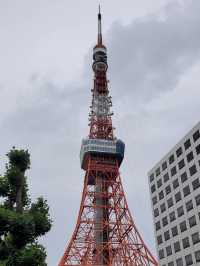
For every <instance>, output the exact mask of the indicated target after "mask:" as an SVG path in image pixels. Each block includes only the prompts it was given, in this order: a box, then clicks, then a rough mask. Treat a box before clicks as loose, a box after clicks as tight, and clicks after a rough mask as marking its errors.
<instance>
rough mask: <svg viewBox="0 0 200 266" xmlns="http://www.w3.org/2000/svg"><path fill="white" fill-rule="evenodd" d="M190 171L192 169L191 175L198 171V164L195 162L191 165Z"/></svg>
mask: <svg viewBox="0 0 200 266" xmlns="http://www.w3.org/2000/svg"><path fill="white" fill-rule="evenodd" d="M189 171H190V175H191V176H193V175H194V174H195V173H196V172H197V168H196V165H195V164H194V165H193V166H191V167H190V168H189Z"/></svg>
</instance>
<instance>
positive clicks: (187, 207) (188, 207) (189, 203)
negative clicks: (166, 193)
mask: <svg viewBox="0 0 200 266" xmlns="http://www.w3.org/2000/svg"><path fill="white" fill-rule="evenodd" d="M192 209H193V203H192V200H189V201H188V202H186V210H187V212H189V211H191V210H192Z"/></svg>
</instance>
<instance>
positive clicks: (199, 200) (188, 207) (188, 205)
mask: <svg viewBox="0 0 200 266" xmlns="http://www.w3.org/2000/svg"><path fill="white" fill-rule="evenodd" d="M195 202H196V206H200V194H199V195H197V196H196V197H195ZM161 206H162V205H161ZM185 207H186V210H187V212H190V211H191V210H193V209H194V205H193V201H192V200H189V201H187V202H186V204H185ZM183 214H184V209H183V207H182V206H181V207H179V208H178V209H177V216H178V217H181V216H182V215H183ZM175 219H176V213H175V211H172V212H171V213H170V214H169V218H168V217H167V216H165V217H163V218H162V226H163V227H165V226H166V225H167V224H168V223H169V222H173V221H174V220H175ZM155 228H156V231H158V230H160V229H161V221H157V222H156V224H155Z"/></svg>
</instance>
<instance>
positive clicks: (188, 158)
mask: <svg viewBox="0 0 200 266" xmlns="http://www.w3.org/2000/svg"><path fill="white" fill-rule="evenodd" d="M193 159H194V156H193V152H192V151H191V152H189V153H188V154H187V161H188V163H189V162H191V161H192V160H193Z"/></svg>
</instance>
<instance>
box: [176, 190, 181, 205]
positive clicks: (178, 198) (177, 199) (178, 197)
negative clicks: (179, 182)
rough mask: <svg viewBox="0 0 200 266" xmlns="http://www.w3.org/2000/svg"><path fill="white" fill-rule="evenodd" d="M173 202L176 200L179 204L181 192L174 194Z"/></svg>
mask: <svg viewBox="0 0 200 266" xmlns="http://www.w3.org/2000/svg"><path fill="white" fill-rule="evenodd" d="M175 200H176V202H179V201H180V200H181V192H180V191H179V192H177V193H176V194H175Z"/></svg>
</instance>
